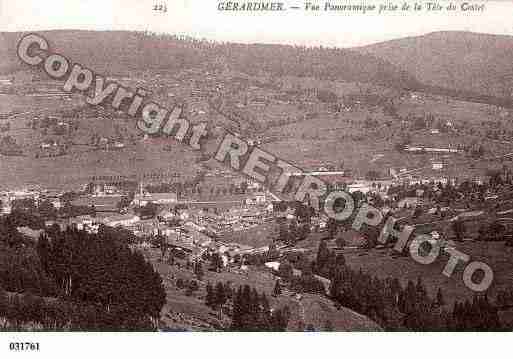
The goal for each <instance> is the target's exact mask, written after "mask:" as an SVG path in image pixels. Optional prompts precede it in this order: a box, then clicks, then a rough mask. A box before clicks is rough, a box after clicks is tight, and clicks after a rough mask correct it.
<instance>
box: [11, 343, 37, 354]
mask: <svg viewBox="0 0 513 359" xmlns="http://www.w3.org/2000/svg"><path fill="white" fill-rule="evenodd" d="M9 350H11V351H15V352H22V351H23V352H27V351H39V343H32V342H11V343H9Z"/></svg>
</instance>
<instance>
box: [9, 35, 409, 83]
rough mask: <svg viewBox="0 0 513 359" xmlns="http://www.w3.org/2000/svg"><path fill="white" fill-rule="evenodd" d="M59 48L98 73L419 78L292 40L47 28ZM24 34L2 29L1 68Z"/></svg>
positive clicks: (364, 57) (15, 65)
mask: <svg viewBox="0 0 513 359" xmlns="http://www.w3.org/2000/svg"><path fill="white" fill-rule="evenodd" d="M38 33H39V34H41V35H43V36H45V37H47V39H48V40H49V41H50V42H51V45H52V46H53V47H54V49H55V50H57V51H60V52H61V53H62V54H63V55H65V56H67V57H68V58H71V59H73V61H77V62H81V63H82V64H84V65H87V66H88V67H90V68H92V69H94V70H95V71H97V72H100V73H105V74H111V75H112V74H124V73H127V72H129V71H132V70H157V71H158V70H173V69H178V68H183V67H189V68H190V67H194V66H200V65H201V66H205V65H208V66H211V67H212V68H216V67H217V68H222V67H223V66H225V65H229V66H230V68H231V69H234V70H236V71H240V72H244V73H249V74H258V73H261V72H262V73H266V74H268V75H271V76H282V75H296V76H314V77H318V78H323V79H330V80H340V81H357V82H367V83H374V84H379V85H386V86H389V87H400V88H414V87H417V86H419V83H418V81H416V79H415V78H414V77H413V76H411V75H410V74H408V73H407V72H406V71H403V70H401V69H399V68H398V67H396V66H394V65H391V64H390V63H388V62H387V61H384V60H381V59H379V58H376V57H375V56H372V55H369V54H361V53H359V52H358V51H353V50H351V49H331V48H320V47H319V48H307V47H301V46H289V45H265V44H236V43H217V42H210V41H203V40H195V39H192V38H184V37H177V36H173V35H155V34H146V33H142V32H127V31H83V30H55V31H41V32H38ZM21 36H23V33H20V32H18V33H0V73H3V74H6V73H9V72H13V71H16V70H20V69H23V68H27V67H26V66H23V65H22V64H20V62H19V61H18V60H17V58H16V44H17V42H18V40H19V39H20V38H21Z"/></svg>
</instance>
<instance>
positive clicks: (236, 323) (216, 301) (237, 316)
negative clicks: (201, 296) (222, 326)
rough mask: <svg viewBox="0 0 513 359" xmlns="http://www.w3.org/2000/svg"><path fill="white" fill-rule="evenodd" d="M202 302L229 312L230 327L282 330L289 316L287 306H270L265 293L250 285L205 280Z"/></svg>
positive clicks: (244, 329) (252, 329)
mask: <svg viewBox="0 0 513 359" xmlns="http://www.w3.org/2000/svg"><path fill="white" fill-rule="evenodd" d="M206 290H207V295H206V297H205V304H206V305H208V306H209V307H210V308H212V309H214V310H221V311H223V310H224V311H226V312H228V313H229V314H230V316H231V320H232V322H231V326H230V330H233V331H285V330H286V329H287V326H288V322H289V319H290V310H289V308H288V307H286V306H285V307H283V308H277V309H271V306H270V303H269V300H268V298H267V296H266V294H265V293H258V291H257V290H256V289H255V288H252V287H250V286H249V285H247V284H246V285H244V286H239V288H238V289H237V290H236V291H234V290H233V289H232V287H231V285H230V283H228V282H227V283H222V282H218V283H217V284H216V285H215V286H213V285H212V284H210V283H208V284H207V287H206Z"/></svg>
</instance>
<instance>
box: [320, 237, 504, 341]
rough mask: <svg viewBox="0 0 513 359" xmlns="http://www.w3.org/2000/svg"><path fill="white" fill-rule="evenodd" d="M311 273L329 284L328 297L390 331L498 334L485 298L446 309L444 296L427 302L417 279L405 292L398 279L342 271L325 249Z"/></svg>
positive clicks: (340, 263)
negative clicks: (324, 279)
mask: <svg viewBox="0 0 513 359" xmlns="http://www.w3.org/2000/svg"><path fill="white" fill-rule="evenodd" d="M313 268H315V270H316V271H317V272H318V273H319V274H322V275H325V276H327V278H329V279H330V288H329V296H330V297H331V298H332V299H333V300H334V301H336V302H337V303H338V304H340V305H342V306H345V307H348V308H351V309H353V310H355V311H357V312H359V313H362V314H365V315H367V316H369V317H370V318H371V319H373V320H374V321H376V322H377V323H379V324H380V325H382V326H383V327H384V328H386V329H388V330H421V331H438V330H443V331H445V330H457V331H462V330H480V331H486V330H500V329H502V325H501V323H500V321H499V317H498V314H497V313H498V308H497V307H496V306H495V305H493V304H491V303H490V302H489V301H488V298H487V296H486V295H484V296H479V297H477V296H476V297H475V298H474V300H473V302H469V301H465V302H464V303H458V302H456V303H455V304H454V307H453V309H452V310H449V309H447V303H446V301H445V298H444V295H443V292H442V290H441V289H438V292H437V295H436V298H434V299H433V298H431V297H430V296H429V295H428V293H427V290H426V287H425V286H424V283H423V282H422V279H421V278H420V277H419V278H418V280H417V283H416V284H415V283H413V282H412V281H411V280H410V281H408V283H407V285H406V287H403V286H402V285H401V283H400V282H399V280H398V279H397V278H393V279H392V278H386V279H380V278H378V277H376V276H371V275H369V274H366V273H363V272H362V271H361V270H360V271H354V270H352V269H351V268H349V267H348V266H347V265H345V261H344V260H343V259H342V257H341V255H340V254H339V255H337V256H335V255H334V254H333V253H331V251H329V250H328V249H327V248H326V247H325V246H324V245H322V244H321V245H320V246H319V251H318V255H317V259H316V262H315V265H314V266H313Z"/></svg>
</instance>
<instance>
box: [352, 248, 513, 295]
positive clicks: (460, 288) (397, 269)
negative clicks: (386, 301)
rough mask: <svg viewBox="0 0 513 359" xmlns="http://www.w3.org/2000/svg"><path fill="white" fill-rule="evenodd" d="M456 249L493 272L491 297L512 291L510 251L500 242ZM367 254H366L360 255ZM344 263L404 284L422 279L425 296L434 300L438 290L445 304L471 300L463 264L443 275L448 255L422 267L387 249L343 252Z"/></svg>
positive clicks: (511, 254)
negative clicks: (486, 265)
mask: <svg viewBox="0 0 513 359" xmlns="http://www.w3.org/2000/svg"><path fill="white" fill-rule="evenodd" d="M456 249H458V250H459V251H461V252H463V253H465V254H468V255H469V256H470V257H471V260H477V261H482V262H485V263H487V264H488V265H489V266H490V267H491V268H492V270H493V272H494V281H493V283H492V286H491V287H490V294H491V295H492V296H493V295H494V294H495V293H496V291H497V290H498V289H501V288H509V289H511V288H513V275H512V273H513V262H512V261H511V258H512V256H513V249H512V248H511V247H505V246H504V243H503V242H462V243H457V246H456ZM363 253H366V254H365V255H362V254H363ZM344 255H345V258H346V262H347V264H348V265H349V266H350V267H352V268H353V269H356V270H358V269H359V268H361V269H362V270H363V271H365V272H368V273H370V274H372V275H376V276H378V277H380V278H385V277H394V278H398V279H399V280H400V281H401V283H402V284H403V285H406V284H407V282H408V280H412V281H413V282H414V283H415V282H416V281H417V278H418V277H422V280H423V282H424V284H425V285H426V289H427V291H428V293H429V294H430V295H431V296H432V297H434V296H436V292H437V290H438V288H441V289H442V291H443V293H444V296H445V298H446V301H447V302H449V303H452V302H453V301H455V300H459V301H461V300H464V299H472V297H473V295H474V293H473V292H472V291H471V290H470V289H468V288H467V287H466V286H465V285H464V283H463V279H462V274H463V269H464V266H463V265H458V266H457V267H456V270H455V272H454V274H453V275H452V276H451V277H450V278H448V277H446V276H445V275H443V274H442V271H443V269H444V267H445V265H446V264H447V260H448V255H440V256H439V258H438V259H437V260H436V261H435V262H434V263H432V264H429V265H424V264H419V263H417V262H415V261H414V260H413V259H412V258H411V257H392V256H390V255H389V253H388V250H385V249H382V250H378V249H373V250H371V251H368V252H363V251H352V252H349V251H348V252H346V253H344Z"/></svg>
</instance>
